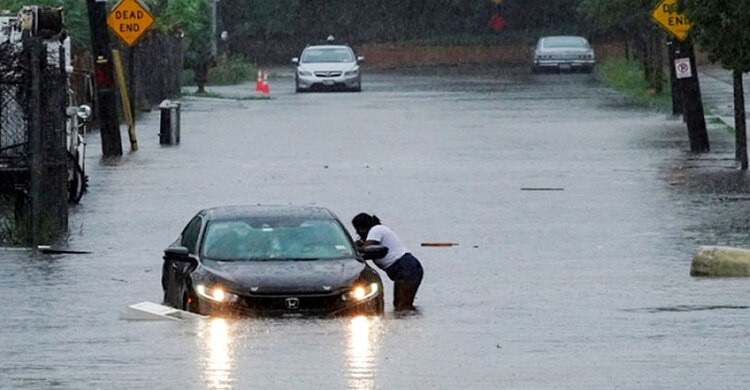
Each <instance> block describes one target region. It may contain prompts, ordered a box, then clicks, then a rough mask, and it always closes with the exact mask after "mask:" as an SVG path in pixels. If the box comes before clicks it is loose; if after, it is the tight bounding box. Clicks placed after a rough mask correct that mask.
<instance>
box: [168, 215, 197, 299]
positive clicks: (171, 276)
mask: <svg viewBox="0 0 750 390" xmlns="http://www.w3.org/2000/svg"><path fill="white" fill-rule="evenodd" d="M202 226H203V218H202V216H201V215H196V216H195V217H193V219H191V220H190V222H189V223H188V224H187V225H186V226H185V229H183V231H182V234H180V237H179V239H177V240H175V242H174V243H172V245H170V247H184V248H185V249H187V256H170V255H169V254H167V253H165V255H164V264H163V266H162V287H163V289H164V303H166V304H168V305H171V306H173V307H176V308H183V306H184V302H183V298H184V295H185V289H186V280H187V278H188V276H189V273H190V271H192V270H193V268H194V263H193V262H191V261H190V258H188V256H189V257H191V258H193V259H197V258H198V241H199V237H200V232H201V227H202Z"/></svg>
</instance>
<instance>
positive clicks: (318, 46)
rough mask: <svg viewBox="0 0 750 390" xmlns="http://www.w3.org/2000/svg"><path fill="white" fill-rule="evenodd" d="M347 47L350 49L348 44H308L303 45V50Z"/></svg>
mask: <svg viewBox="0 0 750 390" xmlns="http://www.w3.org/2000/svg"><path fill="white" fill-rule="evenodd" d="M313 48H314V49H349V50H351V47H350V46H349V45H308V46H306V47H305V50H307V49H313Z"/></svg>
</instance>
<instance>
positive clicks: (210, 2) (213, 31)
mask: <svg viewBox="0 0 750 390" xmlns="http://www.w3.org/2000/svg"><path fill="white" fill-rule="evenodd" d="M218 2H219V0H208V5H209V7H210V8H211V28H210V29H209V30H210V34H211V40H210V42H211V55H213V56H214V58H216V53H217V51H218V49H217V46H216V30H217V28H216V25H217V21H216V18H217V15H216V14H217V11H216V7H217V6H216V3H218Z"/></svg>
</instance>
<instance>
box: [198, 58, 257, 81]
mask: <svg viewBox="0 0 750 390" xmlns="http://www.w3.org/2000/svg"><path fill="white" fill-rule="evenodd" d="M255 72H256V68H255V66H253V65H251V64H249V63H248V62H247V61H245V60H244V59H242V58H230V59H226V60H223V59H221V60H219V61H218V63H217V65H216V66H215V67H213V68H211V69H210V70H209V71H208V84H209V85H232V84H239V83H241V82H244V81H248V80H252V79H253V78H254V77H255Z"/></svg>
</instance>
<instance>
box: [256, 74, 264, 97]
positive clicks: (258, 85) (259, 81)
mask: <svg viewBox="0 0 750 390" xmlns="http://www.w3.org/2000/svg"><path fill="white" fill-rule="evenodd" d="M262 77H263V72H261V71H260V70H258V78H257V80H256V81H255V90H256V91H258V92H260V91H262V90H263V78H262Z"/></svg>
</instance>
